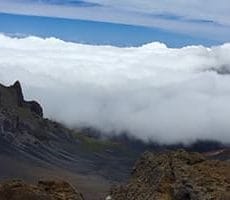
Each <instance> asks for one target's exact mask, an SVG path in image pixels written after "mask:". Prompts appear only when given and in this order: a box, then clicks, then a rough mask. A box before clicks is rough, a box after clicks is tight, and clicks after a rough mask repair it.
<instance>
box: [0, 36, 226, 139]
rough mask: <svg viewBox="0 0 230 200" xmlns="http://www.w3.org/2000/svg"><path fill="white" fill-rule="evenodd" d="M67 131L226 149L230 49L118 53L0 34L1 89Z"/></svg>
mask: <svg viewBox="0 0 230 200" xmlns="http://www.w3.org/2000/svg"><path fill="white" fill-rule="evenodd" d="M15 80H20V82H21V83H22V86H23V90H24V95H25V97H26V99H35V100H38V101H39V102H40V103H41V104H42V106H43V108H44V112H45V116H46V117H49V118H52V119H55V120H58V121H60V122H64V123H65V124H67V125H69V126H71V127H77V126H92V127H95V128H99V129H100V130H102V131H105V132H110V131H116V132H117V133H119V132H121V131H127V132H130V133H132V134H133V135H135V136H137V137H139V138H141V139H144V140H147V139H149V138H151V139H153V140H157V141H159V142H165V143H172V142H179V141H180V142H189V141H193V140H195V139H215V140H219V141H222V142H230V44H224V45H222V46H216V47H212V48H206V47H203V46H188V47H184V48H180V49H173V48H168V47H167V46H166V45H164V44H162V43H158V42H156V43H151V44H146V45H143V46H141V47H129V48H118V47H112V46H93V45H84V44H78V43H70V42H64V41H61V40H59V39H55V38H48V39H42V38H38V37H27V38H12V37H8V36H5V35H3V34H0V82H1V83H3V84H7V85H10V84H12V83H13V82H14V81H15Z"/></svg>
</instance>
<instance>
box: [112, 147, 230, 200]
mask: <svg viewBox="0 0 230 200" xmlns="http://www.w3.org/2000/svg"><path fill="white" fill-rule="evenodd" d="M108 198H109V199H112V200H229V199H230V163H229V162H227V161H225V162H223V161H217V160H207V159H206V158H205V157H204V156H202V155H201V154H198V153H187V152H185V151H183V150H181V151H175V152H165V153H149V152H147V153H145V154H144V155H143V156H142V157H141V158H140V159H139V160H138V162H137V163H136V165H135V167H134V169H133V172H132V178H131V180H130V181H129V183H128V184H127V185H125V186H119V187H116V188H114V189H113V190H112V191H111V194H110V196H109V197H108Z"/></svg>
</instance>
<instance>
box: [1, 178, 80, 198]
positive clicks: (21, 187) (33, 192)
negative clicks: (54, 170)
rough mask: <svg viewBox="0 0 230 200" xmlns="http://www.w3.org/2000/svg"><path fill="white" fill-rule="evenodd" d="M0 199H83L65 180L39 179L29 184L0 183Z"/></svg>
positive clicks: (21, 182) (18, 182) (15, 182)
mask: <svg viewBox="0 0 230 200" xmlns="http://www.w3.org/2000/svg"><path fill="white" fill-rule="evenodd" d="M0 200H84V199H83V196H82V194H81V193H79V192H78V191H77V190H76V188H75V189H74V188H73V187H72V186H71V185H69V184H68V183H67V182H63V181H62V182H60V181H59V182H57V181H56V182H55V181H39V182H38V184H37V185H29V184H26V183H24V182H23V181H10V182H6V183H4V184H1V185H0Z"/></svg>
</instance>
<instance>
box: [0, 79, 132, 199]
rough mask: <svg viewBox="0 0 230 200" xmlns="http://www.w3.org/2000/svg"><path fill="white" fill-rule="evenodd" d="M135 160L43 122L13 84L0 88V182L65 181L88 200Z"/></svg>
mask: <svg viewBox="0 0 230 200" xmlns="http://www.w3.org/2000/svg"><path fill="white" fill-rule="evenodd" d="M135 158H136V155H131V153H130V152H128V151H126V150H125V149H124V148H123V147H122V148H121V147H120V146H118V145H117V144H115V143H113V142H109V141H103V140H98V139H94V138H92V137H90V136H88V135H87V134H84V132H83V131H82V130H77V131H76V130H70V129H68V128H66V127H65V126H63V125H61V124H59V123H56V122H53V121H51V120H48V119H45V118H43V110H42V107H41V106H40V105H39V103H37V102H35V101H25V100H24V97H23V93H22V88H21V85H20V83H19V82H18V81H17V82H16V83H15V84H13V85H12V86H9V87H6V86H4V85H1V84H0V163H1V170H0V180H5V179H10V178H19V179H24V180H26V181H29V182H34V181H38V180H39V179H40V178H44V177H46V178H56V177H58V178H63V179H67V178H68V180H69V181H71V182H72V183H73V184H75V185H77V186H79V187H80V189H81V190H82V191H83V192H84V193H86V198H87V196H89V199H90V200H91V199H94V198H96V199H97V198H98V196H97V195H98V194H99V196H100V194H104V193H106V191H107V189H108V188H109V186H110V185H111V183H113V182H117V181H122V180H125V179H126V178H127V177H128V175H129V170H130V168H131V166H132V165H133V162H134V160H135Z"/></svg>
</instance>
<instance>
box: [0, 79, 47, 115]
mask: <svg viewBox="0 0 230 200" xmlns="http://www.w3.org/2000/svg"><path fill="white" fill-rule="evenodd" d="M0 105H1V106H8V107H9V106H10V107H15V106H19V107H22V108H24V109H29V110H30V111H32V112H33V113H35V114H37V115H38V116H40V117H43V110H42V107H41V106H40V104H39V103H37V102H36V101H25V100H24V97H23V93H22V88H21V84H20V82H19V81H16V82H15V83H14V84H13V85H12V86H9V87H5V86H3V85H1V84H0Z"/></svg>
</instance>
